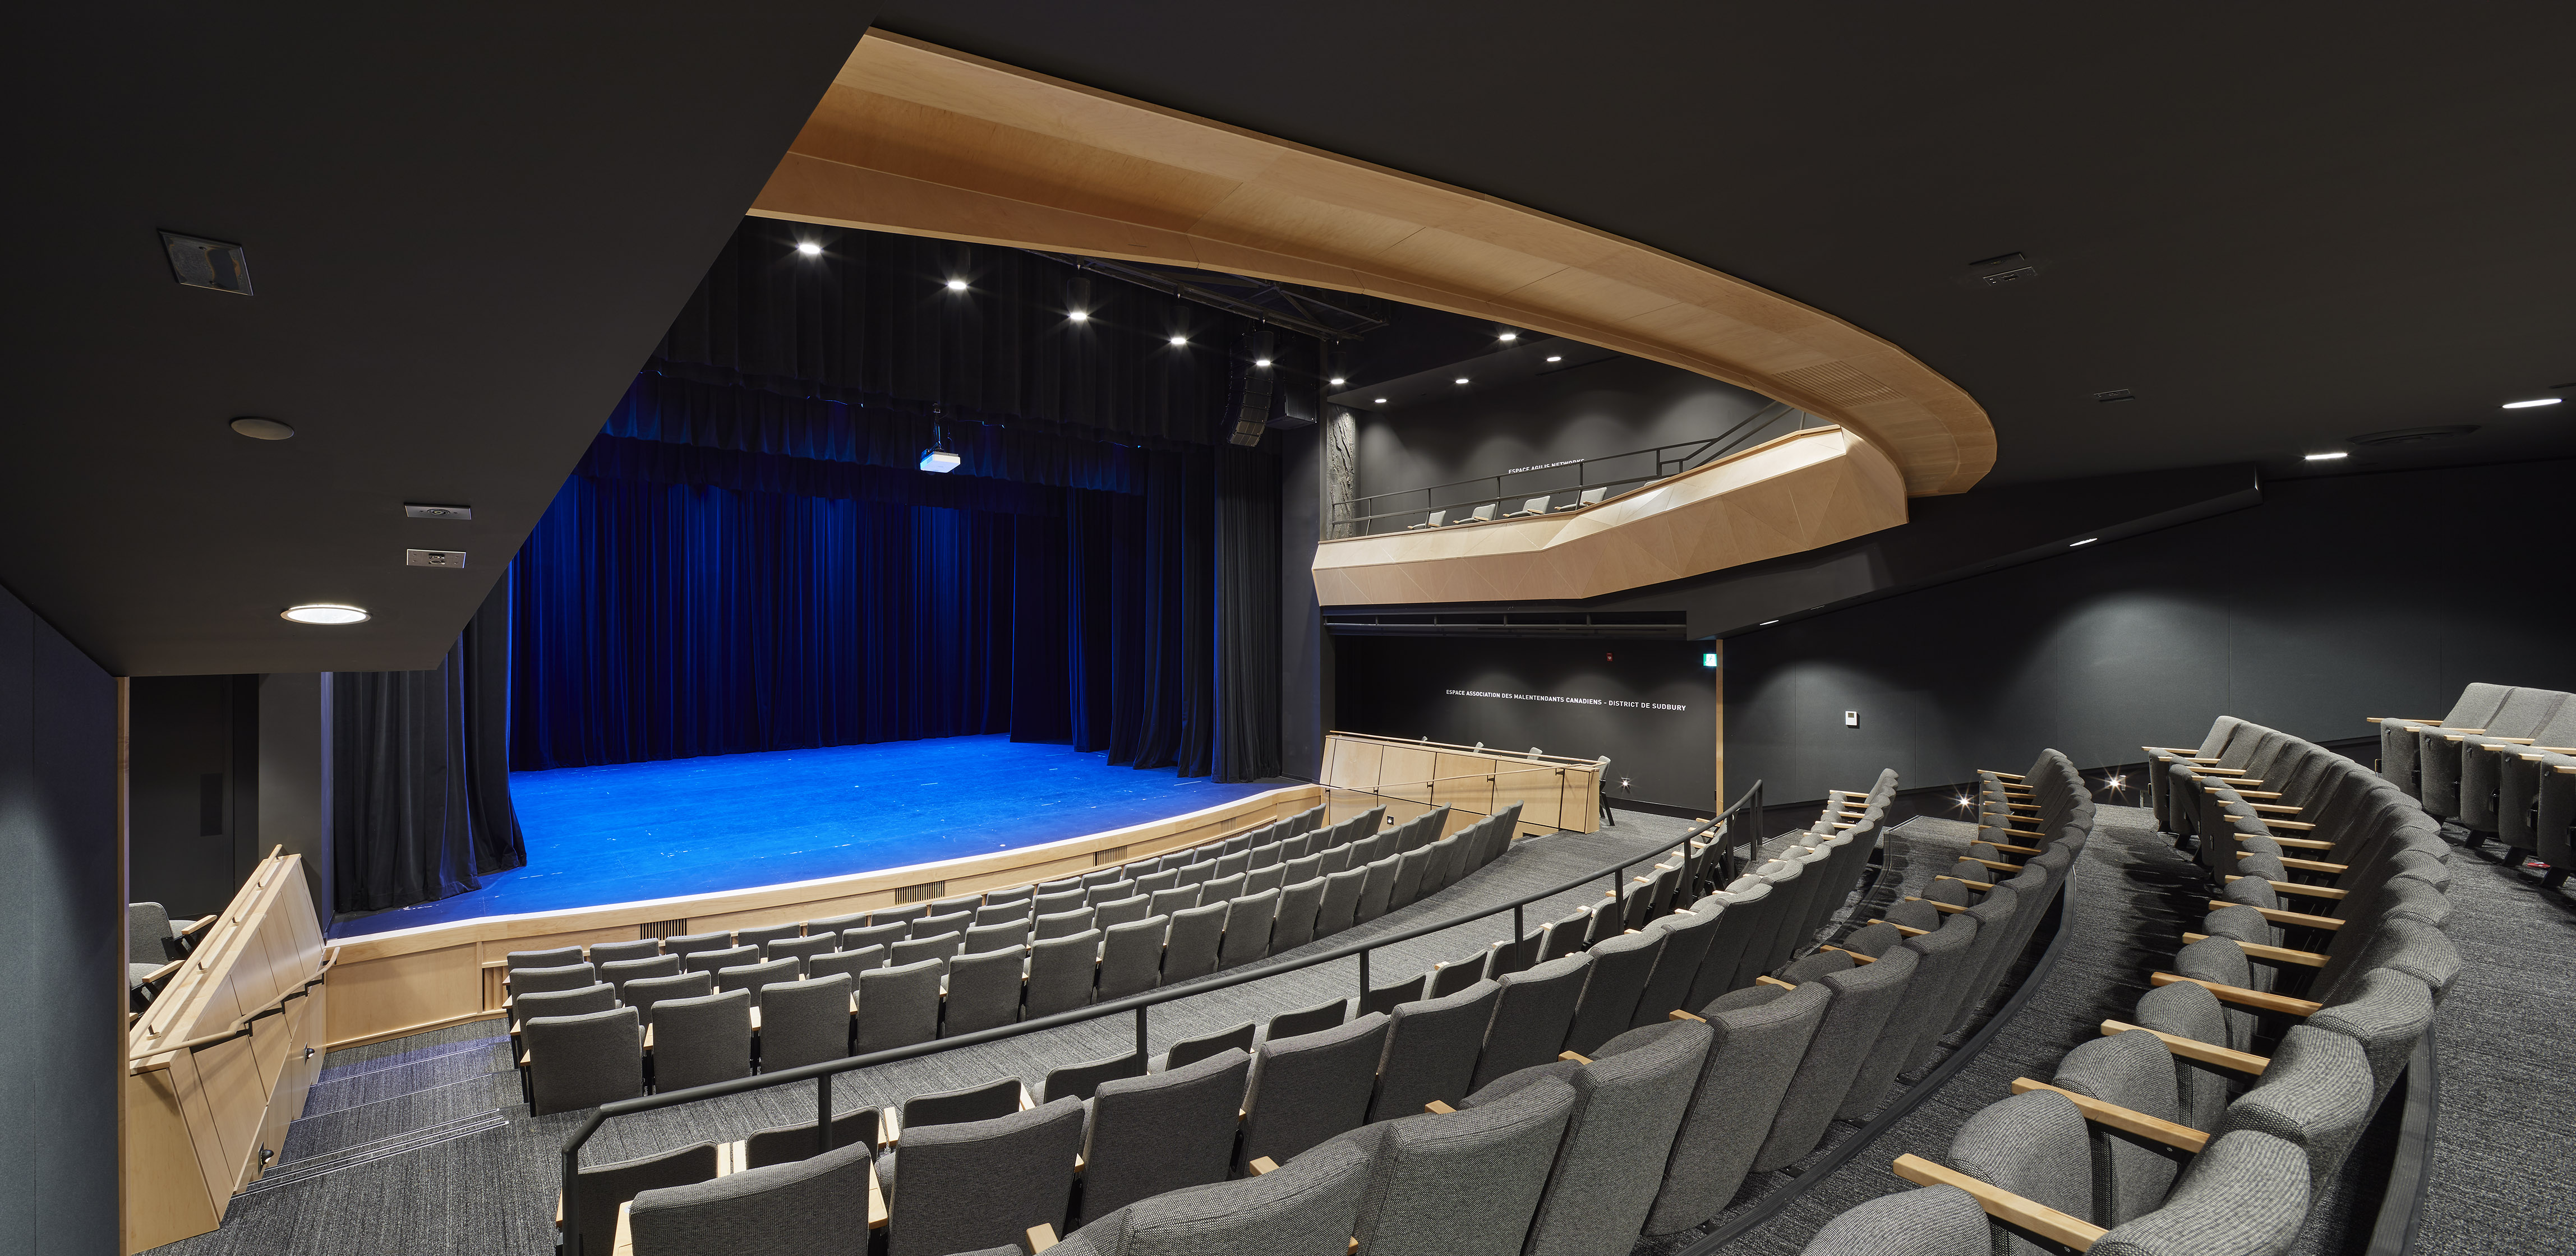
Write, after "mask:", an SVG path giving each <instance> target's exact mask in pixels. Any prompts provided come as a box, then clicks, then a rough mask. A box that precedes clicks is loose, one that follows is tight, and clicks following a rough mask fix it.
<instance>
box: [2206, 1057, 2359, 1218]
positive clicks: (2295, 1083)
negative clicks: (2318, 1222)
mask: <svg viewBox="0 0 2576 1256" xmlns="http://www.w3.org/2000/svg"><path fill="white" fill-rule="evenodd" d="M2373 1087H2374V1083H2373V1081H2372V1078H2371V1073H2370V1057H2369V1056H2368V1055H2367V1054H2366V1053H2364V1052H2363V1050H2362V1047H2361V1043H2360V1042H2358V1041H2356V1040H2354V1039H2352V1038H2349V1037H2346V1036H2345V1035H2343V1034H2339V1033H2336V1032H2334V1031H2333V1030H2330V1029H2319V1028H2316V1027H2314V1026H2311V1025H2297V1026H2293V1027H2292V1028H2291V1029H2290V1031H2289V1032H2288V1033H2286V1034H2283V1035H2281V1045H2280V1046H2278V1047H2276V1048H2274V1049H2273V1052H2272V1062H2271V1064H2270V1065H2268V1066H2266V1067H2265V1068H2264V1070H2263V1080H2262V1084H2261V1085H2259V1086H2256V1087H2255V1088H2253V1089H2252V1090H2249V1091H2246V1092H2245V1094H2244V1095H2243V1096H2242V1097H2240V1098H2238V1099H2237V1100H2236V1102H2234V1103H2231V1104H2229V1105H2227V1110H2226V1111H2225V1112H2222V1113H2220V1114H2219V1117H2218V1124H2217V1125H2216V1127H2215V1128H2213V1129H2212V1130H2211V1131H2210V1133H2211V1134H2212V1136H2214V1137H2219V1138H2223V1137H2225V1136H2227V1135H2228V1134H2229V1133H2231V1132H2233V1131H2236V1130H2253V1131H2256V1132H2258V1133H2263V1134H2269V1135H2271V1136H2273V1137H2275V1138H2279V1139H2282V1140H2284V1141H2287V1142H2289V1143H2291V1144H2292V1145H2294V1146H2297V1147H2298V1148H2300V1149H2301V1150H2303V1151H2305V1152H2307V1154H2308V1173H2309V1182H2308V1190H2309V1194H2310V1195H2311V1196H2314V1195H2317V1194H2321V1193H2322V1192H2323V1191H2324V1189H2325V1184H2326V1183H2327V1182H2330V1181H2332V1180H2333V1179H2334V1175H2335V1172H2336V1171H2337V1170H2339V1169H2341V1168H2342V1167H2343V1158H2344V1155H2345V1154H2346V1153H2347V1152H2350V1151H2351V1150H2352V1144H2353V1142H2354V1140H2356V1139H2358V1138H2360V1137H2361V1131H2362V1127H2363V1126H2365V1125H2367V1124H2369V1123H2370V1110H2371V1102H2372V1095H2373V1093H2374V1089H2373Z"/></svg>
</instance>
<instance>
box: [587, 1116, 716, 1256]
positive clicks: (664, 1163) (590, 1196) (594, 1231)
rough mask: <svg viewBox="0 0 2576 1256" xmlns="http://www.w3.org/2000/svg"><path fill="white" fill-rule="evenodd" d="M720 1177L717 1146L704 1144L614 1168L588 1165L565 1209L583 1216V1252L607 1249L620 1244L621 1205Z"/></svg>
mask: <svg viewBox="0 0 2576 1256" xmlns="http://www.w3.org/2000/svg"><path fill="white" fill-rule="evenodd" d="M715 1175H716V1145H715V1144H714V1143H699V1144H697V1145H695V1146H691V1147H682V1148H680V1149H679V1150H677V1151H666V1152H663V1153H662V1154H660V1155H656V1156H644V1157H640V1158H638V1159H634V1160H620V1161H618V1162H616V1163H614V1164H603V1165H593V1166H585V1167H583V1168H582V1170H581V1171H580V1172H579V1173H577V1174H575V1175H574V1178H573V1193H572V1198H571V1199H570V1200H568V1201H566V1204H565V1210H566V1211H567V1212H573V1211H577V1212H579V1213H580V1214H581V1246H582V1250H583V1251H590V1252H598V1251H605V1250H608V1249H609V1248H610V1246H611V1245H612V1244H613V1243H614V1242H615V1240H616V1236H617V1210H618V1206H619V1205H621V1204H624V1203H625V1202H626V1201H628V1200H631V1199H633V1198H635V1196H636V1194H637V1193H638V1192H642V1191H650V1190H659V1189H661V1188H663V1187H666V1186H687V1185H689V1184H690V1183H692V1182H705V1181H709V1180H711V1179H713V1178H714V1177H715ZM570 1256H579V1254H578V1253H572V1254H570Z"/></svg>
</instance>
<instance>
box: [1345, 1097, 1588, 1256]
mask: <svg viewBox="0 0 2576 1256" xmlns="http://www.w3.org/2000/svg"><path fill="white" fill-rule="evenodd" d="M1574 1102H1575V1099H1574V1088H1573V1087H1571V1086H1568V1085H1566V1084H1565V1083H1564V1082H1561V1081H1558V1080H1556V1079H1555V1078H1544V1079H1541V1080H1540V1081H1539V1082H1538V1083H1537V1084H1535V1085H1531V1086H1525V1087H1522V1088H1521V1089H1519V1090H1517V1091H1515V1092H1514V1093H1512V1094H1511V1095H1509V1096H1506V1097H1504V1098H1502V1099H1499V1100H1497V1101H1495V1102H1493V1103H1490V1104H1487V1105H1484V1106H1482V1107H1477V1108H1470V1109H1468V1110H1466V1111H1463V1112H1451V1113H1445V1114H1441V1115H1432V1114H1428V1113H1423V1114H1418V1115H1414V1116H1408V1117H1405V1118H1403V1119H1401V1120H1395V1121H1388V1122H1386V1123H1385V1124H1383V1125H1373V1126H1370V1127H1368V1128H1366V1129H1364V1130H1360V1131H1358V1132H1356V1133H1352V1134H1349V1135H1345V1136H1344V1137H1346V1138H1348V1139H1350V1140H1352V1141H1353V1142H1354V1143H1357V1144H1360V1145H1363V1146H1366V1147H1367V1148H1368V1149H1369V1153H1370V1155H1369V1159H1370V1164H1371V1167H1370V1172H1369V1185H1368V1189H1367V1190H1366V1191H1365V1192H1363V1193H1362V1195H1361V1197H1360V1211H1359V1219H1358V1220H1357V1221H1356V1222H1354V1223H1353V1226H1352V1234H1353V1236H1354V1237H1356V1238H1357V1239H1358V1240H1359V1244H1360V1250H1361V1251H1364V1252H1368V1253H1370V1254H1371V1256H1520V1253H1521V1245H1522V1242H1523V1240H1524V1239H1526V1238H1527V1237H1528V1235H1529V1228H1530V1219H1531V1217H1533V1216H1534V1215H1536V1213H1537V1211H1538V1201H1539V1195H1540V1193H1541V1192H1542V1191H1543V1190H1544V1189H1545V1188H1546V1186H1547V1176H1548V1171H1549V1170H1550V1169H1552V1168H1553V1167H1555V1164H1556V1149H1557V1147H1558V1145H1559V1144H1560V1143H1562V1142H1563V1141H1564V1138H1565V1127H1566V1124H1567V1121H1568V1120H1569V1119H1570V1118H1571V1117H1572V1116H1573V1113H1574Z"/></svg>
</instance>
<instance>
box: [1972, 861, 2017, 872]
mask: <svg viewBox="0 0 2576 1256" xmlns="http://www.w3.org/2000/svg"><path fill="white" fill-rule="evenodd" d="M1977 862H1978V863H1981V864H1984V865H1985V866H1987V867H1989V868H1992V869H1994V870H1995V871H1997V872H2019V871H2021V865H2020V864H2016V863H2005V862H2004V861H2002V860H2000V859H1980V860H1978V861H1977Z"/></svg>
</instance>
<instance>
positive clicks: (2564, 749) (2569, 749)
mask: <svg viewBox="0 0 2576 1256" xmlns="http://www.w3.org/2000/svg"><path fill="white" fill-rule="evenodd" d="M2532 749H2534V750H2542V751H2547V752H2548V753H2550V754H2576V746H2533V747H2532Z"/></svg>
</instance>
